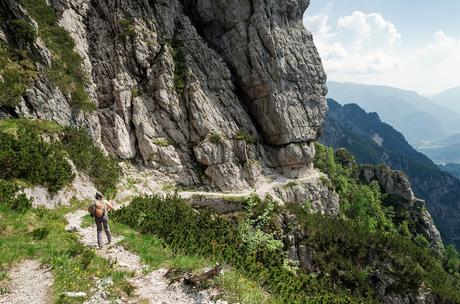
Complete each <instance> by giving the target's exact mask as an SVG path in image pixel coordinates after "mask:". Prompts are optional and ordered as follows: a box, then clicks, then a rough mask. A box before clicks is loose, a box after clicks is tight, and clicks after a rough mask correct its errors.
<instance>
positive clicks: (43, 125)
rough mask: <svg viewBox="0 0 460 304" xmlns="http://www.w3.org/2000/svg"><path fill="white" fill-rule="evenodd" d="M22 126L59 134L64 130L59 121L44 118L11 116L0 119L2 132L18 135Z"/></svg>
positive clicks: (39, 131)
mask: <svg viewBox="0 0 460 304" xmlns="http://www.w3.org/2000/svg"><path fill="white" fill-rule="evenodd" d="M20 127H28V128H31V129H33V130H34V131H36V132H38V133H46V134H57V133H59V132H62V131H63V130H64V127H63V126H61V125H58V124H57V123H55V122H53V121H50V120H44V119H33V120H31V119H27V118H10V119H1V120H0V133H7V134H11V135H17V131H18V130H19V128H20Z"/></svg>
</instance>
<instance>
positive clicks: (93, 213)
mask: <svg viewBox="0 0 460 304" xmlns="http://www.w3.org/2000/svg"><path fill="white" fill-rule="evenodd" d="M88 213H89V215H91V217H95V216H96V203H92V204H91V205H89V206H88Z"/></svg>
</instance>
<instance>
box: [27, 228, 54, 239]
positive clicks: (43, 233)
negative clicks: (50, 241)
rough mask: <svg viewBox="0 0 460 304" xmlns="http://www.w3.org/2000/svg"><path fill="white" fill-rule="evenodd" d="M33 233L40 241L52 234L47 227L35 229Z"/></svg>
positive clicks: (33, 236)
mask: <svg viewBox="0 0 460 304" xmlns="http://www.w3.org/2000/svg"><path fill="white" fill-rule="evenodd" d="M31 234H32V238H33V239H34V240H37V241H40V240H43V239H44V238H46V237H47V236H48V235H49V234H50V231H49V229H48V228H46V227H41V228H37V229H34V230H33V231H32V233H31Z"/></svg>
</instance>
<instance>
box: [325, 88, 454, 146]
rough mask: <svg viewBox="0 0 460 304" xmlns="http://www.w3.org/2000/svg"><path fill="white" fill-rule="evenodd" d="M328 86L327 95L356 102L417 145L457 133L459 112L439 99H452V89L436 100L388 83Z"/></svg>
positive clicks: (342, 100) (343, 102)
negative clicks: (385, 84)
mask: <svg viewBox="0 0 460 304" xmlns="http://www.w3.org/2000/svg"><path fill="white" fill-rule="evenodd" d="M328 89H329V93H328V97H330V98H333V99H335V100H338V101H339V102H340V103H342V104H348V103H356V104H357V105H359V106H360V107H361V108H363V109H364V110H366V111H368V112H377V113H378V114H379V116H380V117H381V119H382V120H383V121H384V122H386V123H389V124H390V125H392V126H394V127H395V128H396V129H398V130H399V131H401V133H403V134H404V136H405V138H406V139H407V140H408V141H409V142H410V143H411V144H413V145H415V146H416V147H418V146H419V145H423V144H426V143H431V142H433V141H437V140H441V139H443V138H447V137H449V136H452V135H454V134H456V133H460V114H459V113H457V112H455V111H453V110H451V109H449V108H447V107H444V106H447V105H448V104H449V105H450V104H451V103H449V102H444V101H443V102H441V100H451V96H454V95H455V90H452V91H447V92H444V93H440V94H439V95H436V96H435V97H436V99H437V100H438V102H435V101H434V100H432V99H430V98H427V97H423V96H421V95H419V94H417V93H416V92H412V91H406V90H401V89H397V88H393V87H387V86H375V85H362V84H355V83H339V82H334V81H329V82H328ZM459 96H460V95H459ZM443 98H444V99H443Z"/></svg>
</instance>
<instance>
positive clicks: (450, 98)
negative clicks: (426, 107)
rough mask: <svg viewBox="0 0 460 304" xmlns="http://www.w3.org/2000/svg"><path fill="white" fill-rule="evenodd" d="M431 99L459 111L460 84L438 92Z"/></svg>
mask: <svg viewBox="0 0 460 304" xmlns="http://www.w3.org/2000/svg"><path fill="white" fill-rule="evenodd" d="M432 99H433V100H434V101H435V102H436V103H437V104H438V105H440V106H443V107H446V108H449V109H451V110H454V111H456V112H457V113H460V86H458V87H454V88H451V89H449V90H445V91H443V92H441V93H438V94H436V95H434V96H433V97H432Z"/></svg>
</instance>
